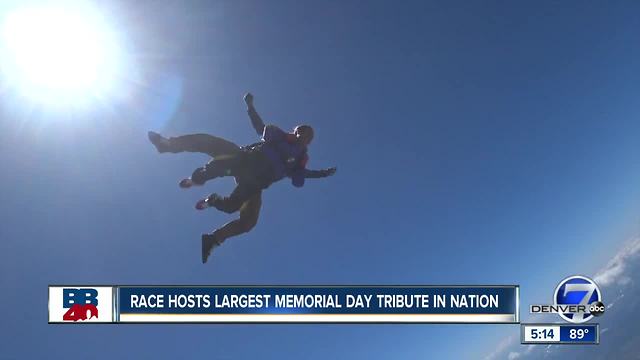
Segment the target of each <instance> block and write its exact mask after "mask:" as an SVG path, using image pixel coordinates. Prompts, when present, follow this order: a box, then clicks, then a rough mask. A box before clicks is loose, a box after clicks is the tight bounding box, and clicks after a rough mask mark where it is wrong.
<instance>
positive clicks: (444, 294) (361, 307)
mask: <svg viewBox="0 0 640 360" xmlns="http://www.w3.org/2000/svg"><path fill="white" fill-rule="evenodd" d="M518 297H519V288H518V287H517V286H119V287H117V307H116V313H117V319H118V320H119V321H133V322H166V321H176V322H180V321H182V320H180V319H187V320H184V321H185V322H198V321H203V322H220V321H224V322H243V321H246V322H289V321H292V322H342V321H345V322H351V321H353V322H461V323H465V322H484V323H517V322H518V321H519V308H518V307H519V300H518ZM152 315H155V316H152ZM231 315H235V316H231ZM275 315H279V316H275ZM312 315H313V316H312ZM356 315H357V316H356ZM384 315H386V316H384ZM180 316H182V318H181V317H180ZM323 316H324V317H323Z"/></svg>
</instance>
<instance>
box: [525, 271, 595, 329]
mask: <svg viewBox="0 0 640 360" xmlns="http://www.w3.org/2000/svg"><path fill="white" fill-rule="evenodd" d="M604 311H605V306H604V303H603V302H602V292H601V291H600V288H599V287H598V285H597V284H596V283H595V281H593V280H592V279H590V278H588V277H586V276H581V275H573V276H569V277H567V278H565V279H563V280H562V281H560V283H559V284H558V286H556V289H555V291H554V293H553V305H531V308H530V313H532V314H558V315H559V316H560V317H561V318H562V319H563V320H565V321H567V322H570V323H573V324H581V323H584V322H587V321H589V320H591V319H592V318H593V317H594V316H601V315H602V314H604Z"/></svg>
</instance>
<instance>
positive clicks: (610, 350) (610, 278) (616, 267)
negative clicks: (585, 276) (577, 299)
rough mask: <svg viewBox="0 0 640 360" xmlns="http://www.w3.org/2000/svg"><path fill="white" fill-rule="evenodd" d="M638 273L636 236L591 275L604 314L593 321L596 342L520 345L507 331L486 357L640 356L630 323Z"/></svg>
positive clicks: (637, 305) (638, 304)
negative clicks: (597, 327) (597, 325)
mask: <svg viewBox="0 0 640 360" xmlns="http://www.w3.org/2000/svg"><path fill="white" fill-rule="evenodd" d="M638 274H640V237H638V238H635V239H633V240H632V241H630V242H628V243H627V244H626V245H625V246H623V247H622V248H621V249H620V251H619V252H618V253H617V254H616V255H615V256H614V257H613V258H612V259H611V260H610V261H609V262H608V263H607V265H606V266H605V267H604V268H602V269H601V270H600V271H598V272H597V273H596V275H595V276H593V279H594V281H595V282H596V283H597V284H598V285H599V287H600V290H601V291H602V293H603V297H604V299H603V300H604V301H605V304H606V305H607V311H606V312H605V314H604V315H603V316H602V317H600V318H598V319H597V321H594V322H599V323H600V327H601V331H600V345H599V346H566V345H565V346H563V345H549V346H540V345H521V344H520V343H519V342H515V341H514V336H513V335H511V336H509V337H507V338H506V339H505V340H504V341H502V342H501V343H500V344H499V346H497V347H496V349H495V350H494V351H493V352H492V353H491V354H490V355H489V356H488V357H487V358H486V359H487V360H493V359H509V360H514V359H518V360H522V359H550V360H554V359H558V360H559V359H566V358H572V359H573V358H585V359H603V360H604V359H631V358H634V359H640V356H638V354H640V334H638V332H637V329H635V327H634V326H635V324H637V323H638V322H639V321H640V283H638V282H637V279H638ZM614 305H615V306H614ZM536 322H539V321H537V320H536Z"/></svg>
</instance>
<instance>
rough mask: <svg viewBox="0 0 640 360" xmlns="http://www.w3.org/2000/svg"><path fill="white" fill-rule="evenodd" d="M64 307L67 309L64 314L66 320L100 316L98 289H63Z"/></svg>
mask: <svg viewBox="0 0 640 360" xmlns="http://www.w3.org/2000/svg"><path fill="white" fill-rule="evenodd" d="M62 307H64V308H65V309H69V310H67V312H65V313H64V315H63V316H62V320H64V321H78V320H87V319H89V320H90V319H93V318H94V317H95V318H98V290H96V289H91V288H85V289H73V288H65V289H62Z"/></svg>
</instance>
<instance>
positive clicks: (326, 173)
mask: <svg viewBox="0 0 640 360" xmlns="http://www.w3.org/2000/svg"><path fill="white" fill-rule="evenodd" d="M337 170H338V169H337V168H336V167H335V166H334V167H331V168H328V169H324V170H323V172H324V174H323V175H324V176H333V174H335V173H336V171H337Z"/></svg>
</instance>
